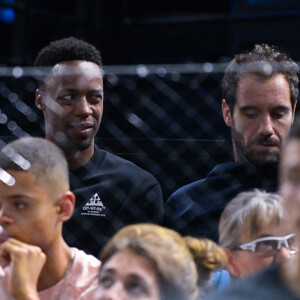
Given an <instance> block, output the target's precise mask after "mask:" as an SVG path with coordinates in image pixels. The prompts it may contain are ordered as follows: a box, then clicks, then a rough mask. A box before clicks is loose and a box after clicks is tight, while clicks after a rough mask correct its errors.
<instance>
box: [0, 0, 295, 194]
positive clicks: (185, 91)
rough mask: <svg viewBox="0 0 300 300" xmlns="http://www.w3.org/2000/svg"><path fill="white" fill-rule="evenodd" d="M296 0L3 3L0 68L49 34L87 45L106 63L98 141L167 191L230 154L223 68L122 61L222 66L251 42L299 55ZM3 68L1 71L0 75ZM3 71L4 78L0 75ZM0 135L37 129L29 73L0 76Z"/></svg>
mask: <svg viewBox="0 0 300 300" xmlns="http://www.w3.org/2000/svg"><path fill="white" fill-rule="evenodd" d="M299 29H300V1H298V0H284V1H283V0H273V1H270V0H259V1H258V0H257V1H255V0H252V1H250V0H248V1H246V0H244V1H229V0H210V1H207V0H185V1H182V0H181V1H178V0H151V1H150V0H102V1H101V0H89V1H87V0H73V1H71V0H64V1H62V0H51V1H50V0H49V1H43V0H2V1H1V0H0V34H1V35H0V37H1V47H0V65H1V66H2V67H5V66H11V67H14V66H31V65H32V64H33V61H34V59H35V57H36V55H37V53H38V51H39V50H40V49H41V48H42V47H44V46H45V45H47V44H48V43H49V42H50V41H51V40H55V39H58V38H62V37H66V36H70V35H72V36H76V37H78V38H82V39H84V40H86V41H88V42H91V43H93V44H94V45H95V46H96V47H97V48H98V49H99V50H100V51H101V54H102V57H103V64H104V71H105V70H106V67H107V68H108V69H109V66H112V65H115V66H117V69H116V70H117V71H116V72H115V73H114V74H106V75H105V76H104V84H105V110H104V117H103V121H102V124H101V128H100V132H99V134H98V135H97V139H96V142H97V143H98V144H99V145H100V146H101V147H102V148H105V149H108V150H110V151H111V152H114V153H116V154H118V155H120V156H122V157H125V158H127V159H129V160H131V161H134V162H135V163H137V164H138V165H140V166H142V167H143V168H145V169H147V170H149V171H150V172H151V173H153V174H154V175H155V176H156V177H157V179H158V180H159V181H160V182H161V185H162V189H163V192H164V197H165V198H167V197H168V196H169V195H170V194H171V193H172V192H173V191H175V190H176V189H177V188H179V187H180V186H182V185H184V184H187V183H189V182H192V181H194V180H197V179H199V178H201V177H203V176H205V175H206V173H207V172H208V171H209V170H210V169H211V168H212V167H213V166H214V165H215V164H216V163H218V162H221V161H224V160H230V159H231V143H230V132H229V129H228V128H226V127H225V125H224V123H223V120H222V116H221V90H220V84H221V79H222V72H211V73H209V74H208V73H205V72H199V74H197V73H194V72H191V73H189V72H182V71H178V72H166V74H158V73H155V72H154V73H152V74H149V75H148V76H146V77H141V76H139V75H138V74H121V72H120V71H123V72H124V70H125V73H126V70H127V68H128V67H127V66H128V65H137V64H145V65H149V64H159V65H162V66H163V65H165V64H193V63H200V64H201V63H205V62H211V63H226V62H228V61H229V60H230V59H231V58H232V57H233V55H234V54H236V53H238V52H241V51H245V50H251V49H252V48H253V45H254V44H255V43H269V44H272V45H277V46H278V47H279V48H280V49H282V50H284V51H285V52H287V53H288V54H289V55H290V56H291V57H292V58H293V59H294V60H296V61H300V34H299ZM0 75H1V73H0ZM1 76H2V75H1ZM0 80H1V82H0V135H1V136H2V139H3V140H5V141H6V140H9V139H11V138H16V137H19V136H23V135H26V133H30V134H32V135H38V136H43V120H42V115H41V114H40V112H39V111H37V109H36V108H35V106H34V91H35V88H36V81H35V79H34V77H31V76H22V77H20V78H14V77H11V76H2V77H1V78H0Z"/></svg>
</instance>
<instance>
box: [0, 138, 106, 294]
mask: <svg viewBox="0 0 300 300" xmlns="http://www.w3.org/2000/svg"><path fill="white" fill-rule="evenodd" d="M68 175H69V174H68V165H67V161H66V159H65V157H64V154H63V152H62V151H61V150H60V149H59V148H58V147H57V146H55V145H54V144H53V143H51V142H50V141H47V140H45V139H41V138H32V137H26V138H22V139H19V140H16V141H14V142H12V143H9V144H8V145H6V146H5V147H4V148H3V149H2V150H1V152H0V208H1V210H0V225H1V226H2V228H3V231H2V234H1V239H2V242H3V243H2V244H1V248H0V259H1V267H0V299H1V300H11V299H15V300H36V299H41V300H43V299H44V300H58V299H68V300H72V299H78V300H79V299H81V300H84V299H86V300H90V299H91V295H92V294H93V293H94V291H95V289H96V288H97V286H98V273H99V267H100V262H99V260H98V259H96V258H95V257H93V256H92V255H87V254H86V253H84V252H83V251H81V250H78V249H77V248H70V247H69V246H68V245H67V244H66V243H65V241H64V239H63V237H62V226H63V223H64V222H65V221H67V220H68V219H70V218H71V216H72V213H73V211H74V206H75V196H74V194H73V193H72V192H70V190H69V176H68Z"/></svg>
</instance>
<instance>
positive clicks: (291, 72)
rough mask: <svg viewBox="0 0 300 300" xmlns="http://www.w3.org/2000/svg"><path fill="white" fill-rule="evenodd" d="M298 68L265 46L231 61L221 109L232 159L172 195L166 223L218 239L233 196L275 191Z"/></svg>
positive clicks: (297, 91) (257, 47)
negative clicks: (220, 225) (251, 192)
mask: <svg viewBox="0 0 300 300" xmlns="http://www.w3.org/2000/svg"><path fill="white" fill-rule="evenodd" d="M297 72H298V67H297V64H296V63H295V62H294V61H293V60H292V59H291V58H289V57H288V56H287V55H286V54H284V53H282V52H279V51H277V50H276V49H275V48H273V47H270V46H268V45H265V44H263V45H256V46H255V47H254V49H253V50H252V51H251V52H248V53H243V54H239V55H236V56H235V58H234V59H233V60H232V61H231V62H230V63H229V65H228V66H227V68H226V70H225V74H224V78H223V83H222V90H223V101H222V111H223V117H224V121H225V124H226V125H227V126H228V127H230V128H231V135H232V144H233V152H234V160H235V161H234V162H226V163H222V164H219V165H217V166H216V167H215V168H214V169H213V170H212V171H211V172H210V173H209V174H208V175H207V177H206V178H204V179H201V180H199V181H196V182H193V183H191V184H189V185H186V186H184V187H182V188H180V189H179V190H177V191H176V192H175V193H173V194H172V195H171V197H170V198H169V199H168V202H167V203H168V215H167V225H168V226H170V227H172V228H174V229H175V230H177V231H179V232H180V233H181V234H188V235H193V236H199V237H200V236H205V237H208V238H211V239H213V240H215V241H217V240H218V223H219V218H220V214H221V212H222V210H223V209H224V207H225V205H226V204H227V203H228V202H229V201H230V200H231V199H232V198H233V197H234V196H236V195H237V194H238V193H239V192H241V191H246V190H249V189H252V188H260V189H264V190H266V191H268V192H276V191H277V181H278V180H277V167H278V161H279V157H280V149H281V145H282V142H283V141H284V139H285V138H286V136H287V134H288V132H289V130H290V127H291V125H292V123H293V119H294V114H295V108H296V103H297V98H298V93H299V90H298V86H297V85H298V77H297Z"/></svg>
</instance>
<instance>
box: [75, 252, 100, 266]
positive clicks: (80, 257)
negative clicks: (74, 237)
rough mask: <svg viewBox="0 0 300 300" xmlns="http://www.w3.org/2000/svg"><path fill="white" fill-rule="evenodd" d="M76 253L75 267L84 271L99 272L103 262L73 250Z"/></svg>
mask: <svg viewBox="0 0 300 300" xmlns="http://www.w3.org/2000/svg"><path fill="white" fill-rule="evenodd" d="M71 250H72V251H73V253H74V263H73V264H74V266H75V267H76V268H79V267H80V268H82V269H96V270H97V271H99V268H100V265H101V262H100V260H99V259H97V258H96V257H95V256H93V255H91V254H87V253H85V252H84V251H82V250H79V249H77V248H71Z"/></svg>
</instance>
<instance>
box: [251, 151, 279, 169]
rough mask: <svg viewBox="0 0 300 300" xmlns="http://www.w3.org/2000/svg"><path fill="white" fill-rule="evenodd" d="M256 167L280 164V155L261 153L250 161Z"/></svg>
mask: <svg viewBox="0 0 300 300" xmlns="http://www.w3.org/2000/svg"><path fill="white" fill-rule="evenodd" d="M250 161H252V162H253V164H254V165H256V166H270V165H276V164H278V163H279V153H261V154H258V155H255V156H254V157H252V159H251V160H250Z"/></svg>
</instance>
